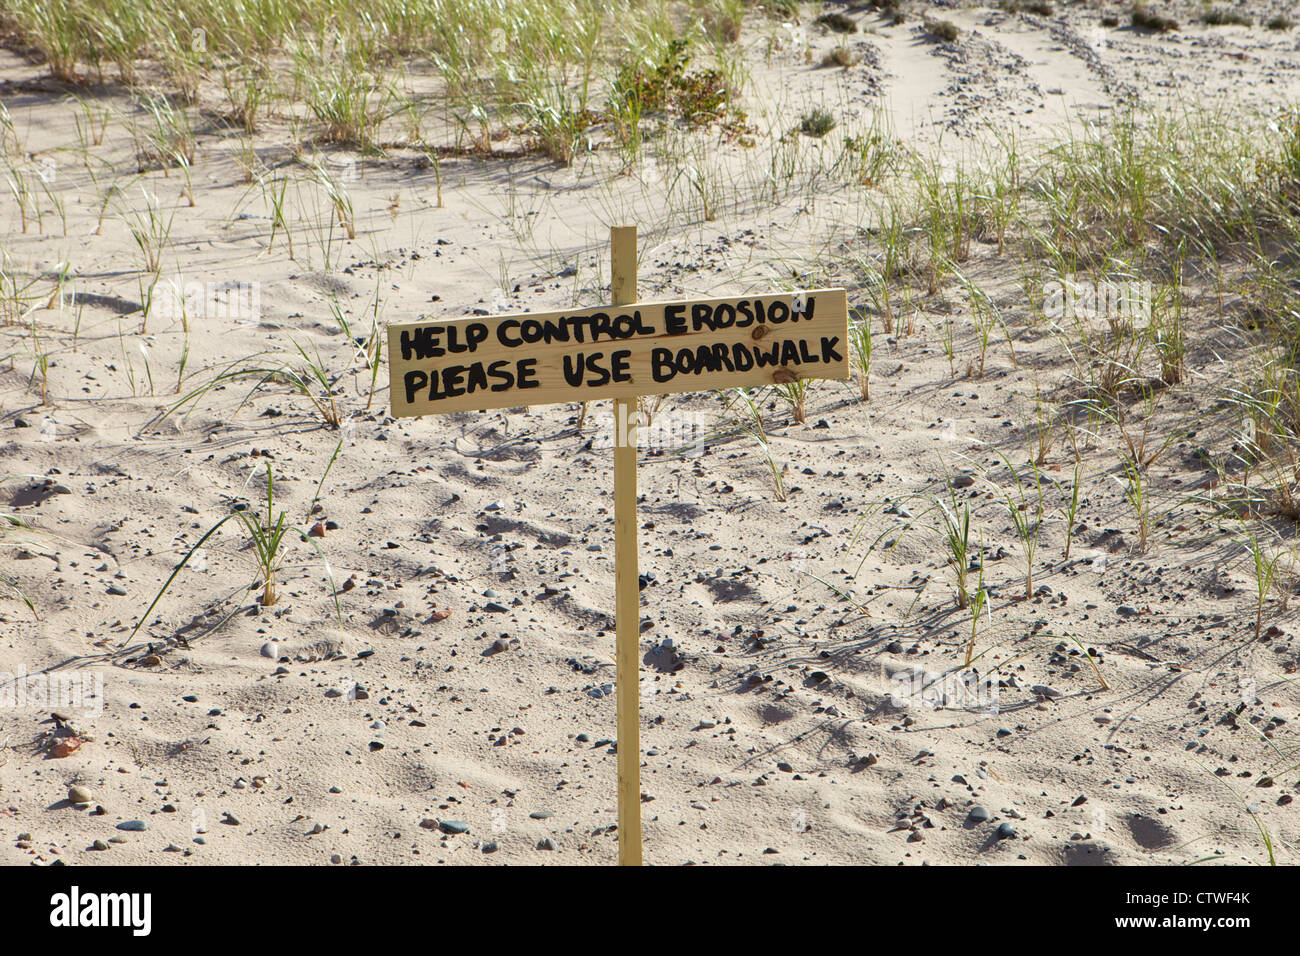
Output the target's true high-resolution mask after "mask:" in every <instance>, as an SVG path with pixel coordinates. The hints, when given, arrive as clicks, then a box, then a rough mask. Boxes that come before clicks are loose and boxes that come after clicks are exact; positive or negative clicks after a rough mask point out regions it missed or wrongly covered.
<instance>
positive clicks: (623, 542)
mask: <svg viewBox="0 0 1300 956" xmlns="http://www.w3.org/2000/svg"><path fill="white" fill-rule="evenodd" d="M609 245H610V252H611V269H610V293H611V295H612V297H613V303H612V304H613V305H627V304H629V303H632V302H635V301H636V272H637V253H636V226H614V227H613V228H611V229H610V231H609ZM638 403H639V399H637V398H618V399H615V400H614V566H615V583H614V589H615V590H614V624H615V629H616V633H617V636H616V638H615V640H616V648H615V655H614V660H615V680H616V681H617V693H618V862H619V865H620V866H640V865H641V700H640V698H641V688H640V680H641V661H640V644H641V578H640V569H639V567H638V563H637V544H636V449H637V440H636V428H637V424H638V418H639V411H638Z"/></svg>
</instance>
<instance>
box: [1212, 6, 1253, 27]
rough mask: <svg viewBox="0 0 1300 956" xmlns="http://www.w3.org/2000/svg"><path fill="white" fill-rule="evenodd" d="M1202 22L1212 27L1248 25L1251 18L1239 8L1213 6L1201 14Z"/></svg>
mask: <svg viewBox="0 0 1300 956" xmlns="http://www.w3.org/2000/svg"><path fill="white" fill-rule="evenodd" d="M1201 22H1202V23H1204V24H1205V25H1206V26H1211V27H1223V26H1240V27H1248V26H1250V24H1251V19H1250V17H1248V16H1246V14H1244V13H1242V12H1240V11H1239V10H1231V9H1229V8H1227V7H1211V8H1210V9H1209V10H1206V11H1205V12H1204V13H1203V14H1201Z"/></svg>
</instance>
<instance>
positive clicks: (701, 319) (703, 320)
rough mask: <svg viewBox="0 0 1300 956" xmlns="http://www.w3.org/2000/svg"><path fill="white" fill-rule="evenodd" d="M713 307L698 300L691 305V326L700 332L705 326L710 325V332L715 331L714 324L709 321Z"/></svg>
mask: <svg viewBox="0 0 1300 956" xmlns="http://www.w3.org/2000/svg"><path fill="white" fill-rule="evenodd" d="M712 313H713V309H712V308H711V307H710V306H709V305H708V304H707V303H704V302H696V303H695V304H694V305H693V306H691V328H693V329H694V330H695V331H696V332H699V331H700V330H701V329H703V328H704V327H705V326H708V329H709V331H710V332H712V331H713V324H712V323H711V322H710V321H709V319H710V316H711V315H712Z"/></svg>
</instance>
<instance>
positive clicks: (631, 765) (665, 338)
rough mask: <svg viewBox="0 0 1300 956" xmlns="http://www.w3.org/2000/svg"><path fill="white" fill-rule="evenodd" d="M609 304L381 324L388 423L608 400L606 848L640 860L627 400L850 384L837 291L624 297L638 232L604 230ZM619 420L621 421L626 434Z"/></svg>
mask: <svg viewBox="0 0 1300 956" xmlns="http://www.w3.org/2000/svg"><path fill="white" fill-rule="evenodd" d="M610 246H611V250H612V256H611V270H610V274H611V277H612V282H611V292H612V299H613V304H612V305H609V306H599V307H597V308H592V309H573V310H570V311H567V312H546V313H521V314H519V315H498V316H485V317H483V318H468V319H431V320H428V321H421V322H400V323H395V324H391V325H389V327H388V375H389V380H388V384H389V396H390V405H391V409H392V414H393V417H395V418H401V417H407V418H410V417H414V416H418V415H433V414H437V413H439V412H462V411H469V410H477V411H486V410H487V409H491V408H514V407H517V406H520V405H545V404H550V403H554V402H590V401H596V400H598V399H602V398H612V399H614V401H615V406H616V408H617V414H618V417H619V421H620V427H619V428H618V430H617V431H618V438H617V440H616V442H615V448H614V545H615V548H614V550H615V553H614V572H615V582H614V599H615V624H616V630H617V633H616V635H615V673H616V674H617V677H616V680H617V681H618V685H617V686H618V716H617V720H618V854H619V862H620V863H621V864H623V865H625V866H636V865H639V864H640V863H641V763H640V761H641V745H640V705H639V690H640V689H639V686H638V677H639V670H638V668H639V655H638V644H637V642H638V640H639V637H640V607H641V603H640V601H641V598H640V587H639V583H638V570H637V569H638V561H637V543H636V538H637V526H636V499H637V493H636V483H637V482H636V422H637V412H636V404H637V403H636V399H637V397H638V396H641V395H666V394H669V393H671V392H696V391H704V390H708V389H718V388H736V387H744V386H753V385H772V384H775V385H781V384H786V383H790V382H796V381H800V380H803V379H811V378H848V377H849V361H848V358H849V357H848V349H849V343H848V307H847V301H846V297H845V293H844V290H843V289H813V290H810V291H807V292H785V293H781V294H778V295H760V296H745V297H741V298H732V299H690V300H686V301H682V302H637V301H636V273H637V257H636V227H635V226H617V227H615V228H614V229H612V230H611V231H610ZM625 424H630V428H625V427H624V426H625Z"/></svg>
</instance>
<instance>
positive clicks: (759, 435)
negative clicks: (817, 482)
mask: <svg viewBox="0 0 1300 956" xmlns="http://www.w3.org/2000/svg"><path fill="white" fill-rule="evenodd" d="M732 394H733V395H734V396H735V397H736V398H737V399H739V401H740V404H741V407H742V408H743V409H744V411H745V412H746V413H747V414H746V415H745V416H744V417H742V418H741V421H740V428H741V430H742V431H743V432H745V434H747V435H749V436H750V437H751V438H752V439H754V441H755V442H757V443H758V447H759V448H760V449H761V450H762V452H763V458H764V461H765V462H766V464H767V468H768V471H769V473H770V474H771V476H772V488H773V490H774V492H775V494H776V500H777V501H785V499H786V492H785V465H783V464H780V463H779V462H777V460H776V456H775V455H774V454H773V452H772V446H771V443H770V442H769V441H768V438H767V432H766V430H765V429H764V428H763V413H762V410H761V409H760V408H759V404H760V403H759V402H758V401H756V400H755V399H754V397H753V396H752V395H750V394H749V391H748V390H747V389H743V388H736V389H732Z"/></svg>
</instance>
